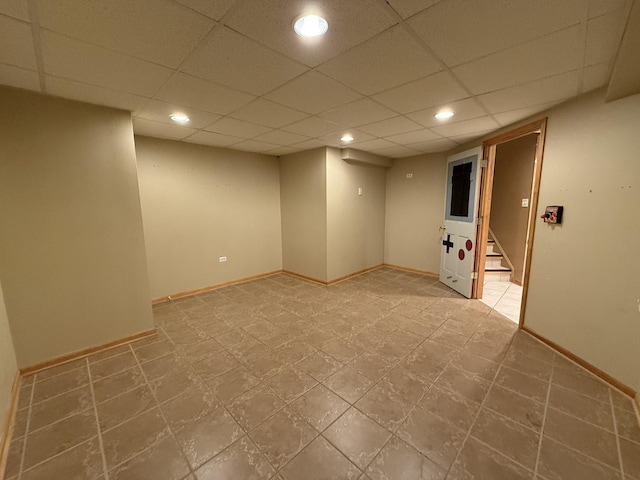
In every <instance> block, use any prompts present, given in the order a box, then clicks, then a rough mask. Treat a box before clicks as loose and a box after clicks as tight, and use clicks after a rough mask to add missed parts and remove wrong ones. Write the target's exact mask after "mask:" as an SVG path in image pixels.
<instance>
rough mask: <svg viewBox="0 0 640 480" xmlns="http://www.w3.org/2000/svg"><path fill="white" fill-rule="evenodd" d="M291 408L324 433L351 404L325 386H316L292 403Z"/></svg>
mask: <svg viewBox="0 0 640 480" xmlns="http://www.w3.org/2000/svg"><path fill="white" fill-rule="evenodd" d="M291 408H293V409H294V410H295V411H296V412H298V413H299V414H300V415H301V416H302V418H304V419H305V420H306V421H307V422H308V423H309V424H311V425H312V426H313V427H314V428H315V429H316V430H318V431H319V432H322V431H323V430H324V429H325V428H327V427H328V426H329V425H331V423H333V422H334V421H335V419H336V418H338V417H339V416H340V415H342V414H343V413H344V412H345V411H346V410H347V409H348V408H349V404H348V403H347V402H345V401H344V400H343V399H342V398H340V397H339V396H338V395H336V394H335V393H333V392H332V391H331V390H329V389H328V388H326V387H325V386H324V385H316V386H315V387H314V388H312V389H311V390H309V391H308V392H307V393H305V394H304V395H302V396H301V397H300V398H298V399H297V400H295V401H294V402H292V403H291Z"/></svg>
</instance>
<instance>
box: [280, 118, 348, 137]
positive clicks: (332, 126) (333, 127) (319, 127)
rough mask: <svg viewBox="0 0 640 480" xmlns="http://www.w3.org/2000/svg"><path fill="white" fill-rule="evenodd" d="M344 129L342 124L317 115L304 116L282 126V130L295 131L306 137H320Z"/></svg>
mask: <svg viewBox="0 0 640 480" xmlns="http://www.w3.org/2000/svg"><path fill="white" fill-rule="evenodd" d="M344 129H345V127H344V125H340V124H338V123H335V122H330V121H329V120H325V119H324V118H318V117H309V118H305V119H304V120H301V121H299V122H296V123H292V124H291V125H287V126H286V127H282V130H286V131H287V132H292V133H297V134H298V135H306V136H307V137H321V136H323V135H327V134H329V133H335V132H341V131H343V130H344Z"/></svg>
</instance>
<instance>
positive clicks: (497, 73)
mask: <svg viewBox="0 0 640 480" xmlns="http://www.w3.org/2000/svg"><path fill="white" fill-rule="evenodd" d="M583 58H584V41H583V35H582V33H581V29H580V25H575V26H573V27H570V28H567V29H564V30H561V31H559V32H556V33H553V34H551V35H547V36H546V37H542V38H539V39H537V40H534V41H532V42H527V43H524V44H522V45H518V46H517V47H514V48H511V49H509V50H504V51H502V52H499V53H495V54H493V55H489V56H486V57H483V58H480V59H478V60H474V61H472V62H469V63H465V64H464V65H460V66H459V67H456V68H454V69H453V73H454V74H455V75H457V76H458V78H459V79H460V80H462V82H463V83H464V84H465V85H466V86H467V88H469V90H471V91H472V92H473V93H474V94H480V93H486V92H492V91H495V90H500V89H503V88H507V87H512V86H514V85H519V84H521V83H528V82H531V81H533V80H538V79H539V78H543V77H550V76H552V75H557V74H560V73H564V72H568V71H571V70H575V69H577V68H580V67H582V61H583Z"/></svg>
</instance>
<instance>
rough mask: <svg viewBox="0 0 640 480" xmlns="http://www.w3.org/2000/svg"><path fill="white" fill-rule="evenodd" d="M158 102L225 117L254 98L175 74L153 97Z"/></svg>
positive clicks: (197, 79) (198, 79)
mask: <svg viewBox="0 0 640 480" xmlns="http://www.w3.org/2000/svg"><path fill="white" fill-rule="evenodd" d="M155 98H157V99H158V100H163V101H165V102H167V103H173V104H176V105H185V106H187V107H193V108H198V109H200V110H204V111H206V112H213V113H219V114H220V115H226V114H228V113H231V112H232V111H234V110H236V109H238V108H240V107H241V106H243V105H246V104H247V103H249V102H250V101H251V100H253V99H254V98H255V97H253V96H252V95H249V94H247V93H243V92H238V91H237V90H232V89H230V88H227V87H224V86H222V85H216V84H214V83H211V82H207V81H206V80H202V79H200V78H196V77H193V76H191V75H186V74H184V73H175V74H174V75H172V77H171V78H170V79H169V81H168V82H167V83H166V84H165V85H164V86H163V87H162V89H161V90H160V91H159V92H158V94H157V95H156V96H155Z"/></svg>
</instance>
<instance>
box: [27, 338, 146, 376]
mask: <svg viewBox="0 0 640 480" xmlns="http://www.w3.org/2000/svg"><path fill="white" fill-rule="evenodd" d="M156 333H157V332H156V329H155V328H153V329H151V330H145V331H144V332H140V333H136V334H134V335H130V336H128V337H125V338H121V339H119V340H114V341H113V342H108V343H104V344H102V345H97V346H95V347H89V348H85V349H82V350H79V351H77V352H73V353H69V354H67V355H62V356H60V357H56V358H53V359H51V360H47V361H46V362H41V363H37V364H35V365H32V366H30V367H25V368H21V369H20V375H21V376H27V375H31V374H33V373H38V372H41V371H42V370H47V369H49V368H53V367H57V366H59V365H62V364H65V363H69V362H73V361H74V360H78V359H80V358H84V357H88V356H89V355H93V354H94V353H98V352H102V351H104V350H109V349H110V348H115V347H119V346H120V345H125V344H127V343H131V342H135V341H136V340H141V339H143V338H147V337H150V336H152V335H155V334H156Z"/></svg>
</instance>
